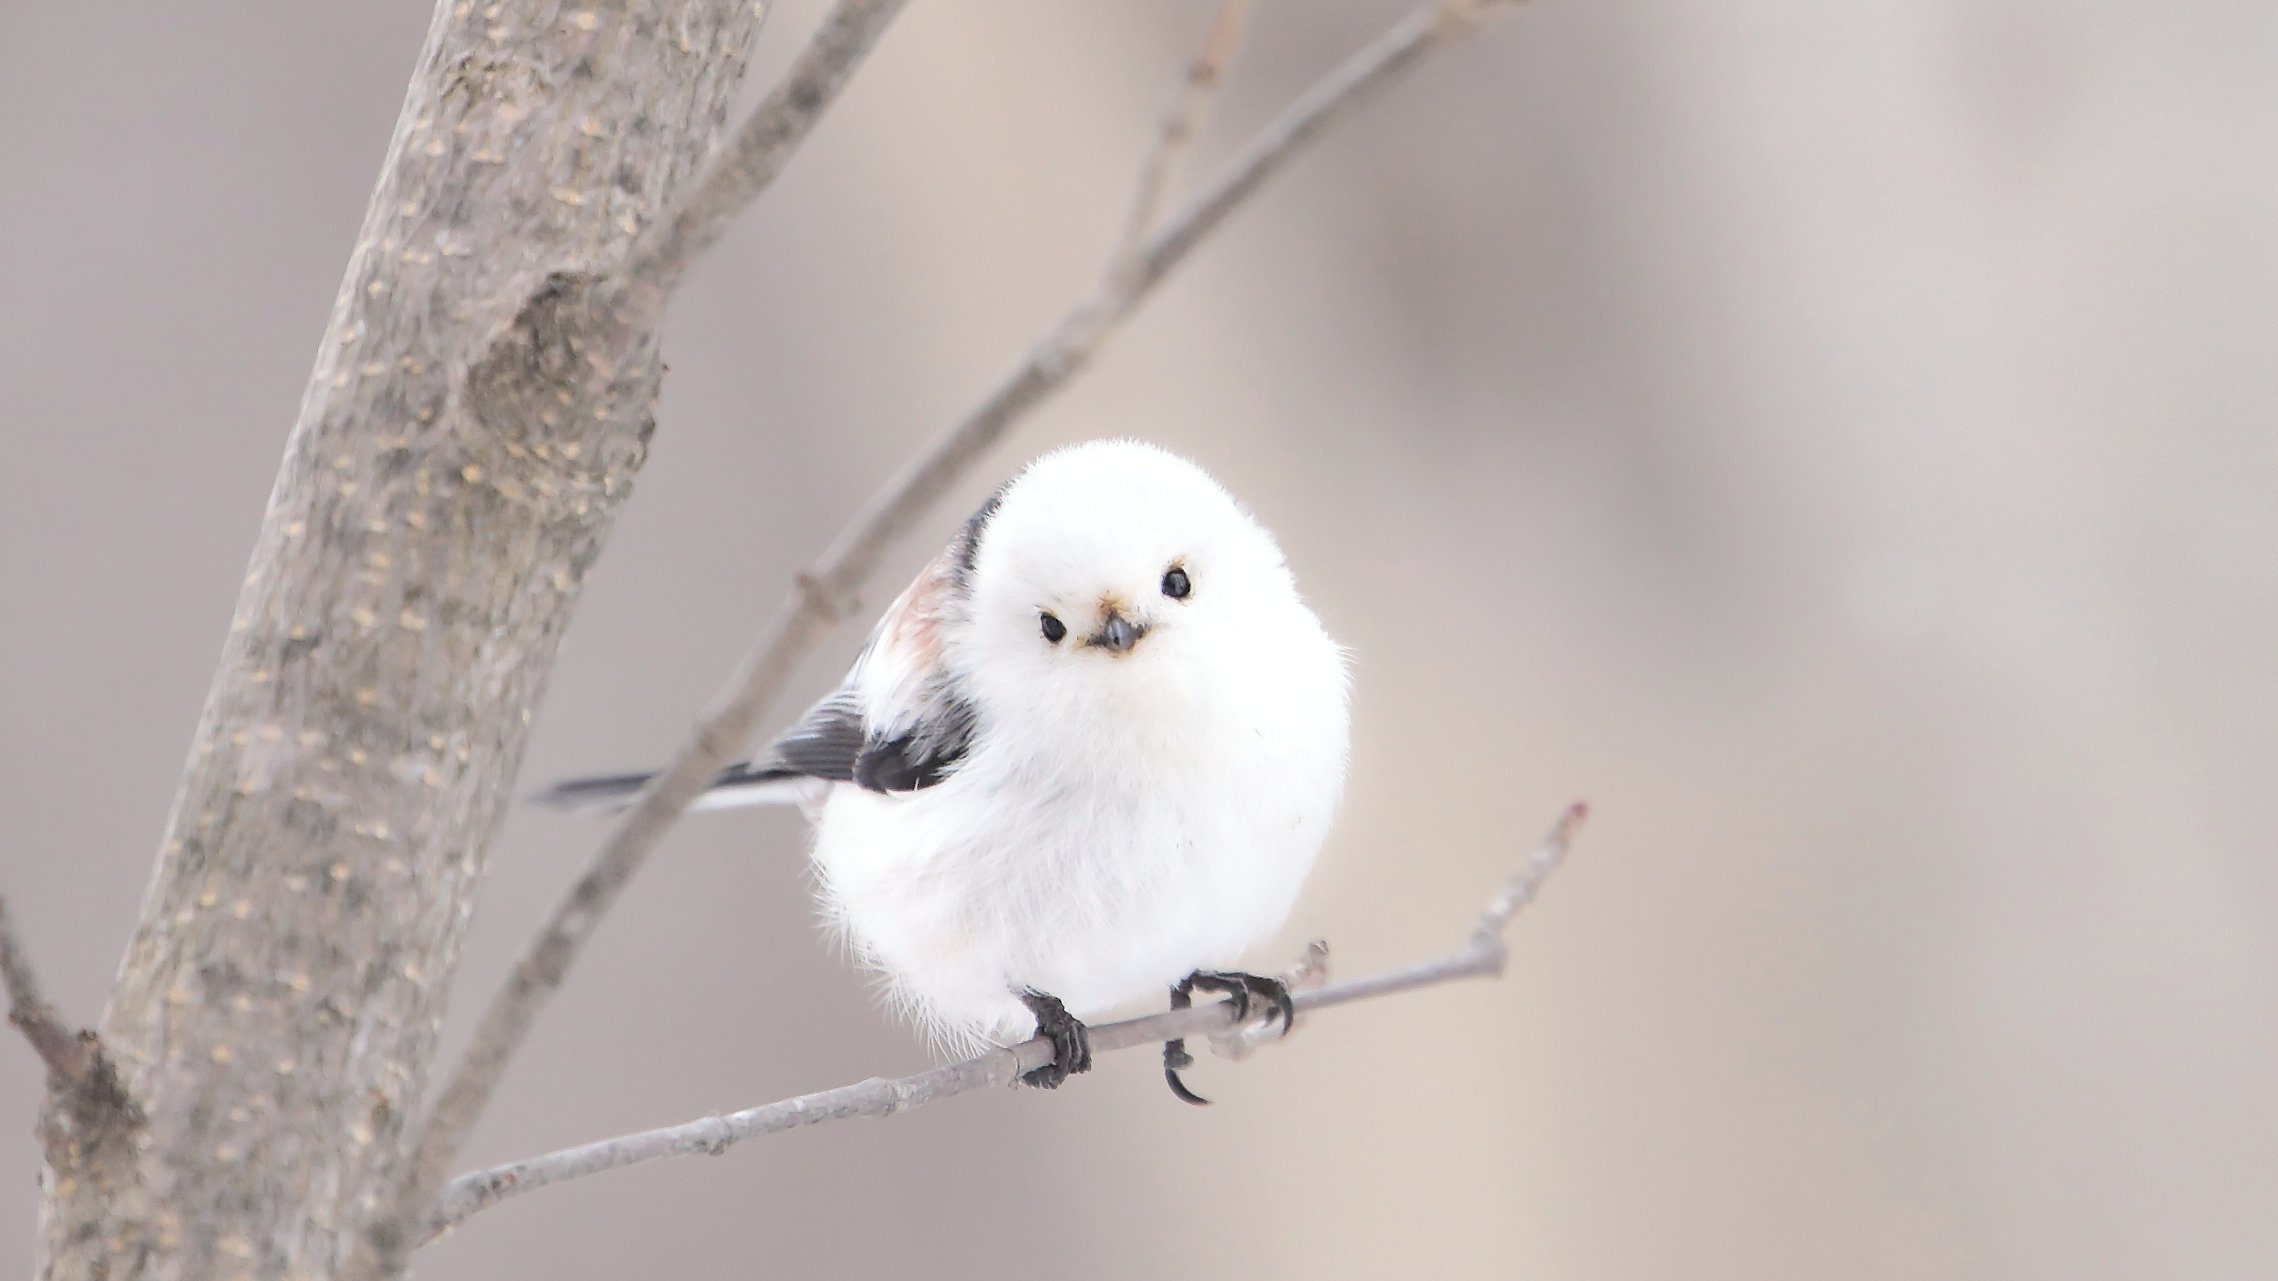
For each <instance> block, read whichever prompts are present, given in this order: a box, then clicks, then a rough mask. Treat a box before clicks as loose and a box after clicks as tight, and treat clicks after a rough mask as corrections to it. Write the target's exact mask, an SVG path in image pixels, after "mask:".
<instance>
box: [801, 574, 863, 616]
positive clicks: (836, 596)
mask: <svg viewBox="0 0 2278 1281" xmlns="http://www.w3.org/2000/svg"><path fill="white" fill-rule="evenodd" d="M791 581H792V582H793V583H795V584H797V586H798V588H799V595H800V596H801V597H802V598H804V599H805V600H806V602H807V608H809V609H811V610H813V611H815V613H817V614H819V615H821V616H822V619H823V621H824V622H826V623H830V624H833V625H836V624H838V623H843V622H845V621H846V620H847V619H849V618H852V617H854V615H855V614H856V613H857V612H858V611H860V610H861V608H862V598H861V597H860V596H857V595H855V594H854V593H853V592H852V591H849V590H846V589H844V588H841V587H838V586H837V585H835V584H834V583H833V582H832V581H831V575H830V574H828V573H827V572H817V571H815V570H811V569H802V570H800V571H799V572H798V573H796V574H793V575H792V576H791Z"/></svg>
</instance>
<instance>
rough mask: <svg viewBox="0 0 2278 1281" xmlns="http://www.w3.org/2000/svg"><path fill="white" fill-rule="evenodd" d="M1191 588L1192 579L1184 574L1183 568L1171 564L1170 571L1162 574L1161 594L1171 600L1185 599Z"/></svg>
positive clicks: (1192, 587) (1192, 584)
mask: <svg viewBox="0 0 2278 1281" xmlns="http://www.w3.org/2000/svg"><path fill="white" fill-rule="evenodd" d="M1193 590H1194V580H1192V579H1190V578H1188V577H1187V576H1186V571H1185V570H1184V569H1181V568H1179V567H1178V566H1176V565H1173V566H1171V568H1170V571H1169V572H1168V573H1166V574H1164V575H1163V595H1165V596H1168V597H1170V598H1171V599H1172V600H1185V599H1186V594H1187V593H1188V592H1191V591H1193Z"/></svg>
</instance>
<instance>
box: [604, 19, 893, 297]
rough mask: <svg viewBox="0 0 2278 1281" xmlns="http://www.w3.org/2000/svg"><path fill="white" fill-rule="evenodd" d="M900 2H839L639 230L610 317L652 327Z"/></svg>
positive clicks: (803, 136)
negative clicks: (670, 204) (698, 171)
mask: <svg viewBox="0 0 2278 1281" xmlns="http://www.w3.org/2000/svg"><path fill="white" fill-rule="evenodd" d="M907 2H908V0H839V3H838V4H836V5H834V6H832V8H831V11H830V12H829V13H828V14H827V15H825V16H824V18H823V25H822V26H821V28H820V29H818V30H817V31H816V32H815V35H814V37H813V38H812V39H811V40H809V41H808V42H807V46H806V47H805V48H804V49H801V50H800V51H799V56H798V58H797V59H796V60H794V61H793V62H792V64H791V69H790V71H788V72H787V73H785V75H784V77H783V79H782V81H781V82H780V83H778V84H777V85H776V86H775V88H774V90H773V91H772V92H770V93H769V94H768V95H767V100H766V101H764V102H762V103H760V104H759V106H758V107H756V108H754V109H753V111H752V113H751V114H750V115H749V116H747V117H745V118H744V122H743V124H741V125H740V126H738V127H737V129H736V132H735V134H734V136H733V137H731V138H730V139H729V140H728V143H727V145H725V146H723V147H722V148H720V150H719V153H718V155H717V156H716V157H715V158H714V159H713V161H712V163H711V165H710V167H709V168H707V169H706V170H705V171H704V176H703V177H701V178H699V179H698V180H697V181H696V185H695V186H694V187H693V188H691V189H690V191H689V193H688V195H687V196H686V197H685V198H683V199H682V200H681V201H680V202H679V204H678V206H677V207H676V208H675V209H674V210H673V211H672V213H671V215H670V216H668V217H666V218H664V219H662V220H660V221H659V222H657V223H655V224H653V225H652V226H650V227H648V228H647V229H646V230H644V231H643V232H642V234H641V236H640V238H639V239H637V240H635V241H634V242H633V247H632V249H631V250H630V251H628V252H627V254H626V256H625V263H624V265H623V266H622V267H621V268H619V269H618V271H617V272H616V273H615V275H614V276H613V277H612V283H613V284H614V285H616V286H617V287H618V288H619V289H620V290H622V293H621V294H620V298H621V299H622V302H621V306H622V307H623V308H624V310H623V311H622V312H621V313H620V315H619V317H618V319H619V320H620V321H621V322H623V323H626V324H628V326H629V327H632V328H644V327H646V326H647V325H650V324H653V323H654V322H655V320H656V318H657V316H658V315H659V313H661V312H662V311H663V309H664V304H665V301H666V300H667V299H668V298H670V297H671V296H672V292H673V290H674V289H676V288H678V287H679V285H680V282H681V280H682V278H683V277H685V276H686V275H687V274H688V267H689V264H690V263H692V262H694V261H695V260H696V259H697V258H698V257H699V256H700V255H702V254H703V253H704V251H705V250H707V249H710V248H711V247H712V246H713V245H715V244H717V243H719V239H720V237H721V236H723V235H725V234H726V233H727V230H728V227H729V226H730V225H731V224H732V223H734V222H735V220H736V216H737V215H739V214H741V213H742V212H743V211H744V210H745V208H747V207H748V206H749V205H750V204H751V202H752V201H753V200H755V199H757V198H758V196H759V193H760V192H762V191H764V190H766V188H767V185H768V184H769V183H771V182H773V181H775V177H776V175H777V174H780V173H781V172H783V166H784V165H785V164H786V163H788V162H789V161H790V159H791V155H792V153H793V152H795V151H797V150H798V149H799V144H800V143H802V142H805V141H806V140H807V135H808V133H809V132H811V131H812V130H813V129H814V127H815V122H816V121H818V120H820V119H821V118H822V115H823V112H824V111H826V110H828V109H829V107H830V105H831V103H832V102H834V101H836V100H837V98H838V94H839V91H840V90H841V89H844V88H845V87H846V82H847V81H848V80H850V79H852V78H853V77H854V73H855V71H856V69H857V68H859V67H861V65H862V62H863V60H864V59H865V58H867V57H868V56H869V54H870V50H871V48H872V46H874V45H876V44H877V43H878V38H879V37H880V36H881V35H884V34H885V31H886V27H887V25H888V24H890V23H892V22H893V20H894V18H895V15H897V14H899V13H900V12H901V11H902V6H903V5H904V4H905V3H907Z"/></svg>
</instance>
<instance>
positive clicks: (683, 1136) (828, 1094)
mask: <svg viewBox="0 0 2278 1281" xmlns="http://www.w3.org/2000/svg"><path fill="white" fill-rule="evenodd" d="M1587 814H1588V808H1587V807H1586V806H1584V805H1583V804H1582V803H1580V802H1576V803H1575V804H1573V805H1571V806H1569V807H1568V808H1567V810H1566V812H1565V813H1564V814H1563V815H1561V816H1560V817H1559V820H1558V822H1557V823H1556V824H1554V825H1553V826H1552V827H1551V829H1550V831H1549V833H1548V834H1546V835H1545V836H1544V837H1543V838H1542V840H1541V842H1540V843H1539V844H1537V845H1536V846H1535V848H1534V852H1533V853H1532V854H1531V855H1530V856H1529V857H1528V858H1527V861H1526V862H1525V864H1523V865H1522V866H1521V867H1520V868H1519V870H1518V871H1517V873H1515V874H1514V875H1513V876H1512V877H1511V879H1510V880H1509V881H1507V882H1505V883H1504V885H1503V886H1502V888H1501V889H1500V890H1499V891H1498V892H1497V893H1496V895H1495V898H1494V900H1493V901H1492V902H1490V903H1489V904H1488V906H1487V910H1486V911H1485V912H1483V913H1481V914H1480V917H1479V923H1478V925H1477V927H1476V928H1475V929H1474V930H1473V931H1472V934H1471V937H1470V938H1469V939H1468V940H1467V941H1466V942H1465V943H1464V945H1463V946H1462V947H1460V948H1458V949H1456V950H1455V951H1453V952H1450V953H1448V954H1447V955H1445V956H1441V957H1437V958H1434V959H1432V960H1429V961H1424V962H1421V963H1419V964H1416V965H1410V966H1405V967H1403V968H1401V969H1396V970H1388V971H1386V972H1384V973H1382V974H1374V975H1370V976H1368V977H1366V978H1360V979H1355V980H1353V981H1351V982H1349V983H1335V984H1330V985H1328V986H1324V987H1316V988H1311V989H1307V990H1301V991H1298V992H1296V993H1295V994H1294V999H1295V1002H1296V1006H1297V1009H1298V1011H1299V1012H1300V1013H1305V1012H1308V1011H1312V1010H1324V1009H1328V1008H1330V1007H1331V1006H1337V1005H1348V1004H1351V1003H1352V1002H1354V1001H1364V1000H1368V999H1370V998H1372V997H1379V996H1389V995H1391V994H1393V993H1396V992H1407V991H1412V990H1414V989H1416V988H1420V987H1431V986H1434V985H1436V984H1440V983H1448V982H1453V981H1454V980H1456V979H1465V978H1496V977H1499V976H1501V974H1502V973H1503V969H1504V966H1505V964H1506V962H1507V961H1508V959H1509V955H1510V953H1509V948H1508V946H1507V945H1506V943H1505V942H1504V939H1503V934H1504V931H1505V930H1506V929H1507V928H1508V927H1509V925H1510V923H1511V918H1512V916H1513V915H1514V914H1515V913H1517V912H1518V910H1519V909H1520V908H1522V907H1524V906H1525V905H1526V904H1528V903H1530V902H1532V901H1533V900H1534V897H1535V894H1536V892H1537V891H1538V890H1540V889H1541V888H1542V884H1543V882H1544V881H1546V880H1548V879H1549V877H1550V874H1551V873H1552V872H1554V871H1556V870H1557V869H1558V865H1559V864H1560V863H1561V862H1563V861H1564V860H1565V858H1566V852H1567V848H1568V846H1569V844H1570V843H1571V841H1572V840H1573V837H1574V833H1575V831H1576V829H1577V828H1579V827H1580V826H1581V823H1582V820H1583V818H1584V817H1586V816H1587ZM1315 946H1316V948H1317V947H1318V946H1319V945H1315ZM1319 959H1320V957H1319V953H1318V952H1315V951H1309V952H1308V954H1307V958H1306V960H1305V961H1302V962H1300V966H1301V969H1302V968H1307V967H1315V966H1318V964H1319ZM1205 1034H1225V1038H1226V1039H1230V1040H1232V1042H1233V1047H1234V1048H1235V1049H1236V1050H1237V1052H1239V1050H1240V1049H1242V1048H1246V1047H1247V1046H1248V1045H1250V1044H1254V1043H1256V1042H1257V1041H1260V1040H1270V1039H1275V1038H1276V1036H1277V1034H1278V1028H1276V1027H1274V1019H1273V1016H1272V1015H1271V1014H1270V1013H1269V1014H1265V1015H1262V1016H1261V1017H1259V1018H1257V1019H1254V1020H1252V1021H1251V1022H1250V1023H1249V1024H1248V1025H1246V1026H1244V1025H1238V1024H1237V1021H1236V1019H1235V1018H1234V1007H1233V1005H1232V1004H1231V1003H1228V1002H1223V1001H1221V1002H1216V1003H1213V1004H1205V1005H1198V1006H1195V1007H1194V1008H1192V1009H1186V1010H1173V1011H1170V1012H1168V1013H1164V1014H1151V1015H1148V1016H1147V1017H1145V1018H1138V1019H1128V1020H1125V1021H1124V1022H1121V1023H1107V1024H1101V1025H1100V1026H1097V1027H1094V1028H1092V1029H1091V1047H1092V1052H1093V1053H1095V1054H1105V1053H1107V1052H1108V1051H1110V1050H1122V1049H1129V1048H1131V1047H1133V1046H1138V1045H1160V1044H1161V1043H1162V1042H1164V1041H1166V1040H1169V1039H1172V1038H1174V1037H1191V1036H1199V1035H1205ZM1051 1061H1052V1043H1051V1042H1050V1041H1048V1040H1045V1039H1043V1038H1041V1037H1039V1038H1037V1039H1035V1040H1031V1041H1024V1042H1022V1043H1021V1044H1019V1045H1014V1046H1009V1047H1007V1048H1004V1049H1001V1050H992V1051H990V1052H989V1053H987V1054H983V1055H979V1056H977V1057H975V1058H970V1059H966V1060H964V1061H963V1062H960V1063H950V1064H945V1065H943V1066H941V1067H937V1068H932V1069H929V1070H927V1071H924V1072H919V1073H917V1074H915V1075H913V1076H905V1077H900V1078H897V1079H893V1080H887V1079H884V1078H880V1077H872V1078H871V1079H869V1080H867V1081H860V1082H857V1083H855V1084H853V1085H842V1086H839V1087H838V1088H836V1089H831V1090H819V1091H817V1092H815V1093H813V1094H802V1095H800V1096H798V1097H797V1098H791V1099H784V1100H782V1101H781V1102H777V1103H769V1104H764V1105H762V1106H760V1107H755V1108H746V1109H744V1110H743V1111H741V1112H731V1113H729V1114H728V1115H726V1116H708V1117H704V1118H702V1119H701V1120H696V1121H690V1122H687V1123H686V1124H683V1125H671V1126H666V1127H664V1128H662V1129H657V1130H646V1131H643V1132H641V1133H639V1134H627V1135H623V1136H621V1137H618V1138H614V1139H603V1140H601V1141H600V1142H598V1143H588V1144H584V1145H582V1146H579V1147H574V1148H565V1149H563V1150H562V1151H559V1152H552V1153H548V1154H546V1155H544V1156H538V1157H531V1158H529V1159H527V1160H522V1161H515V1162H511V1163H509V1164H506V1165H501V1166H496V1167H493V1168H491V1169H488V1170H478V1171H475V1172H474V1173H472V1174H463V1175H460V1176H459V1177H458V1178H456V1179H453V1180H451V1183H450V1186H449V1187H448V1188H447V1189H445V1191H444V1193H443V1196H442V1199H441V1200H440V1201H439V1202H438V1203H437V1204H436V1207H435V1210H434V1213H433V1216H432V1217H431V1218H430V1219H429V1222H428V1232H429V1239H433V1237H435V1236H439V1235H441V1234H442V1233H444V1232H446V1231H449V1230H450V1229H451V1228H453V1227H455V1226H457V1225H458V1224H460V1223H462V1222H465V1221H466V1220H467V1219H468V1218H470V1217H471V1216H473V1215H475V1214H478V1213H480V1212H481V1211H483V1210H487V1209H489V1208H490V1207H492V1206H494V1205H497V1204H498V1203H499V1202H501V1201H505V1200H507V1199H509V1198H512V1197H517V1196H521V1195H522V1194H523V1193H526V1192H535V1191H537V1190H538V1189H539V1188H542V1187H546V1186H547V1185H549V1184H554V1183H564V1182H568V1181H569V1180H571V1179H581V1178H584V1177H586V1176H588V1175H593V1174H600V1173H603V1172H605V1171H608V1170H616V1169H622V1168H623V1167H625V1166H628V1165H639V1164H641V1163H643V1162H646V1161H654V1160H658V1159H660V1158H663V1157H670V1156H689V1155H693V1154H695V1153H699V1152H701V1153H704V1154H706V1155H710V1156H718V1155H719V1154H720V1153H722V1152H725V1151H727V1150H728V1149H729V1148H731V1147H733V1146H735V1145H736V1144H738V1143H742V1142H744V1141H745V1140H747V1139H756V1138H759V1137H761V1136H763V1135H769V1134H776V1133H780V1132H781V1131H784V1130H794V1129H798V1128H801V1127H803V1126H809V1125H819V1124H821V1123H823V1122H825V1121H843V1120H846V1119H847V1118H849V1117H858V1116H893V1115H895V1114H897V1113H900V1112H907V1111H909V1110H910V1109H912V1108H915V1107H919V1106H922V1105H924V1104H927V1103H932V1102H934V1101H935V1100H938V1099H946V1098H950V1097H952V1096H955V1095H959V1094H964V1093H966V1092H968V1091H971V1090H978V1089H981V1088H983V1087H986V1086H1002V1085H1009V1084H1010V1083H1012V1082H1013V1081H1016V1080H1018V1079H1019V1078H1020V1074H1021V1073H1023V1072H1027V1071H1030V1070H1032V1069H1035V1068H1039V1067H1042V1066H1044V1065H1045V1064H1047V1063H1050V1062H1051Z"/></svg>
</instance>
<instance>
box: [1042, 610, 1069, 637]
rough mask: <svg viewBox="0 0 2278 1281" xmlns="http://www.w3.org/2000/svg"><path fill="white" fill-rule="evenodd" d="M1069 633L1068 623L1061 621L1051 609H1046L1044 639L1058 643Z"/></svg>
mask: <svg viewBox="0 0 2278 1281" xmlns="http://www.w3.org/2000/svg"><path fill="white" fill-rule="evenodd" d="M1067 635H1068V625H1067V624H1066V623H1063V622H1061V621H1060V618H1059V615H1057V614H1054V613H1053V612H1052V611H1051V610H1045V611H1044V639H1046V640H1048V641H1050V642H1052V643H1053V644H1055V645H1057V644H1059V643H1060V642H1061V641H1062V640H1065V639H1066V638H1067Z"/></svg>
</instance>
